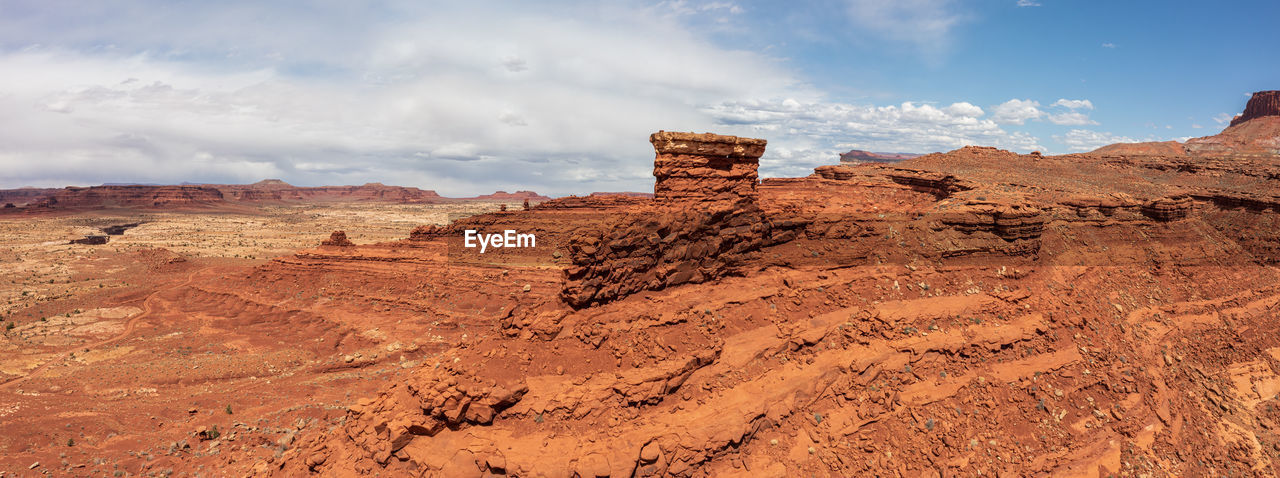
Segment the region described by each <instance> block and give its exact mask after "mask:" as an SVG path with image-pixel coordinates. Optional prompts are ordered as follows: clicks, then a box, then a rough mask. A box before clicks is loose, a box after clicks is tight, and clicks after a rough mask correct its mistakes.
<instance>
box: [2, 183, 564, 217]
mask: <svg viewBox="0 0 1280 478" xmlns="http://www.w3.org/2000/svg"><path fill="white" fill-rule="evenodd" d="M550 199H551V198H549V197H547V196H543V195H541V194H538V193H536V192H533V191H516V192H514V193H508V192H506V191H497V192H495V193H493V194H485V195H482V196H476V197H466V198H446V197H443V196H441V195H440V194H439V193H436V192H435V191H432V190H427V189H418V188H415V187H404V186H388V185H385V184H382V183H366V184H363V185H360V186H316V187H301V186H294V185H291V184H289V183H286V182H284V181H282V180H279V179H264V180H262V181H258V182H256V183H253V184H195V183H183V184H181V185H171V186H166V185H139V184H113V185H105V184H104V185H102V186H91V187H67V188H61V189H39V188H21V189H0V204H5V203H11V204H13V205H14V206H12V207H9V208H7V209H8V210H13V211H16V212H19V213H21V212H23V211H28V212H30V211H35V210H52V209H68V208H75V209H86V208H87V209H94V208H111V207H123V208H165V209H172V208H188V207H194V208H209V207H222V206H227V205H231V204H238V203H246V204H264V203H266V204H269V203H291V202H349V201H368V202H390V203H399V204H437V203H448V202H455V201H514V202H522V201H530V202H542V201H547V200H550Z"/></svg>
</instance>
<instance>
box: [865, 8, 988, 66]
mask: <svg viewBox="0 0 1280 478" xmlns="http://www.w3.org/2000/svg"><path fill="white" fill-rule="evenodd" d="M845 1H846V5H847V11H848V15H849V19H850V21H851V22H852V23H853V27H854V28H856V29H857V31H860V32H866V33H867V34H868V35H869V36H870V37H871V38H873V39H881V38H887V39H890V40H893V41H896V42H900V43H905V44H908V45H912V46H914V47H915V48H916V49H918V50H919V52H921V53H923V54H924V55H926V56H927V57H936V56H937V55H940V54H942V53H943V52H945V51H946V50H947V49H948V48H949V46H950V42H951V31H952V29H954V28H955V27H956V26H957V25H959V24H961V23H963V22H964V21H965V20H966V19H967V15H966V14H964V13H963V12H960V11H959V9H958V8H957V7H956V5H955V2H954V1H952V0H897V1H891V2H886V1H883V0H845Z"/></svg>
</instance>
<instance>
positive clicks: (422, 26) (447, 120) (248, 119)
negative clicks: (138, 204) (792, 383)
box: [0, 2, 819, 195]
mask: <svg viewBox="0 0 1280 478" xmlns="http://www.w3.org/2000/svg"><path fill="white" fill-rule="evenodd" d="M271 8H273V6H272V5H271V4H258V3H250V4H246V5H244V7H243V8H242V9H225V10H218V11H217V12H216V13H217V14H213V13H210V12H184V16H183V20H184V21H188V22H194V23H195V24H178V25H173V22H164V21H157V22H156V25H160V26H158V27H156V28H154V29H147V28H140V27H139V25H140V24H142V23H146V22H145V21H142V20H139V23H138V24H134V25H132V28H125V26H126V25H130V22H133V21H134V19H133V17H130V16H129V15H134V14H137V15H140V16H141V18H143V19H146V20H147V21H151V20H157V19H156V18H155V17H154V14H153V13H154V12H152V13H149V12H150V10H149V9H139V10H138V11H134V10H132V9H129V10H128V11H127V12H120V13H114V15H117V17H114V18H113V17H111V16H110V15H113V13H111V12H110V11H107V10H101V11H100V9H96V7H93V6H89V7H87V10H92V11H95V12H98V13H99V14H102V15H107V17H106V18H104V19H102V20H101V21H102V23H103V28H102V29H101V30H99V31H105V33H101V34H102V35H105V36H106V37H110V38H111V39H112V40H113V41H114V42H115V43H117V44H118V45H121V46H120V48H117V49H113V50H95V49H93V48H91V47H85V46H82V45H80V44H79V43H78V39H77V38H78V37H76V36H77V35H81V34H82V33H83V32H82V30H81V29H80V28H69V27H66V28H67V31H66V32H65V33H63V34H62V35H61V36H58V35H55V34H54V33H52V32H54V31H55V30H56V26H51V24H49V25H43V27H44V28H45V30H48V31H45V32H44V33H40V32H36V31H35V30H34V29H35V26H40V22H39V21H35V20H31V19H28V22H27V23H33V24H34V25H35V26H27V25H26V23H23V22H17V21H16V20H15V21H13V22H12V23H6V22H8V21H9V20H6V19H0V27H14V28H13V29H9V30H6V28H0V44H13V43H14V42H16V41H20V40H23V39H20V38H16V37H18V36H19V35H17V34H15V33H13V31H14V29H21V28H28V29H29V31H27V32H26V35H29V38H31V39H44V40H43V41H42V42H43V43H45V44H55V45H56V44H58V43H62V44H64V45H63V46H50V47H31V48H27V49H25V50H0V71H5V72H6V74H5V75H0V170H3V171H5V173H4V179H3V180H0V182H2V183H3V184H0V187H17V186H23V185H35V186H64V185H68V184H97V183H100V182H104V181H118V182H125V181H130V182H132V181H137V182H166V183H177V182H181V181H210V182H253V181H257V180H260V179H262V178H265V177H281V178H283V179H286V180H288V181H292V182H295V183H298V184H361V183H364V182H368V181H383V182H395V183H399V184H403V185H408V186H419V187H424V188H433V189H438V190H440V191H441V193H443V194H454V195H465V194H475V193H477V192H487V191H492V190H494V189H507V190H510V189H511V188H515V187H519V188H521V189H526V188H537V189H538V190H540V191H542V192H546V193H552V194H567V193H582V192H589V191H590V190H592V189H601V190H603V189H633V190H642V191H643V190H647V189H648V188H649V187H650V186H649V184H651V182H652V176H651V169H652V167H651V164H650V163H649V161H648V159H647V158H649V157H651V156H652V147H651V146H650V145H649V144H648V142H647V141H646V139H647V138H648V135H649V133H651V132H653V131H656V130H658V129H667V130H686V131H687V130H699V131H705V130H713V129H714V128H715V127H716V125H717V119H716V118H715V117H713V116H711V115H709V114H707V113H706V112H704V111H702V110H701V109H700V107H701V106H705V105H715V104H721V103H723V102H725V101H731V100H740V99H743V98H775V97H793V98H797V100H799V101H805V102H811V101H814V99H815V98H817V97H818V95H819V93H817V92H815V91H813V90H811V89H810V88H808V87H805V86H803V85H802V84H800V83H799V82H797V81H796V80H795V79H794V77H793V76H792V75H791V74H790V73H789V72H788V71H786V70H784V69H782V68H781V67H780V65H779V63H778V62H777V61H776V60H775V59H773V58H769V57H766V56H763V55H759V54H754V53H749V52H742V51H732V50H725V49H722V48H720V47H717V46H715V45H714V44H712V43H711V42H710V41H709V40H707V39H706V38H703V37H700V36H698V35H697V33H696V32H694V31H690V30H689V29H687V28H684V26H683V25H682V24H681V23H679V22H677V21H675V20H672V19H669V18H666V17H662V16H660V15H656V14H653V13H651V12H650V11H648V10H644V9H639V10H628V11H626V12H614V11H610V12H605V13H600V14H599V16H591V15H592V14H586V15H585V16H577V17H567V16H564V15H561V14H560V12H556V11H553V10H554V9H551V10H548V9H547V8H545V7H543V6H538V7H527V8H522V7H521V4H515V5H512V6H511V8H510V9H509V11H507V12H505V13H504V15H497V16H495V15H492V14H491V13H492V12H489V11H488V9H487V8H479V7H464V6H460V5H450V6H439V5H437V6H432V7H421V8H420V7H416V6H410V7H406V8H410V11H408V12H405V13H404V14H403V15H387V16H386V17H388V18H392V19H393V20H387V19H386V18H383V17H382V15H383V14H384V12H373V13H370V12H364V11H361V12H351V13H350V16H353V17H355V18H352V19H351V23H352V24H353V25H372V26H376V27H377V28H371V27H359V28H337V27H333V28H328V27H325V25H324V24H323V22H321V24H320V25H315V26H310V25H305V23H306V22H308V21H311V20H313V19H309V18H301V19H298V18H292V17H291V16H290V15H286V14H283V13H284V12H281V11H271V10H270V9H271ZM708 8H711V9H713V10H716V11H727V12H729V13H733V12H734V11H735V6H733V5H730V4H727V3H724V2H720V3H717V4H712V5H710V6H709V7H708ZM264 9H265V10H267V12H266V13H264V11H263V10H264ZM603 9H605V8H602V10H603ZM32 10H41V9H40V8H38V6H35V7H33V8H32ZM153 10H154V11H157V12H158V11H165V10H166V9H161V8H155V9H153ZM339 10H342V8H339ZM168 11H172V9H168ZM347 13H348V12H345V11H343V12H338V13H337V14H338V15H340V16H341V15H345V14H347ZM623 13H625V14H623ZM360 15H365V16H366V17H360ZM205 18H207V21H208V22H213V23H212V24H205V20H200V19H205ZM261 18H271V19H273V20H272V21H271V22H267V23H270V24H269V25H268V24H266V23H264V22H263V21H262V20H260V19H261ZM169 20H173V19H172V18H169ZM83 21H84V22H89V21H90V20H88V19H85V20H83ZM67 23H69V24H71V25H75V24H76V23H77V22H76V21H73V20H67ZM168 25H173V26H168ZM228 25H230V26H234V28H230V27H227V26H228ZM215 27H217V28H226V31H219V30H217V28H215ZM157 30H158V31H157ZM184 30H199V31H202V32H203V35H202V36H199V37H196V36H192V35H189V34H187V33H185V32H184ZM42 31H43V30H42ZM273 31H280V32H287V34H283V33H282V34H281V35H279V36H276V35H273V34H271V33H272V32H273ZM424 32H430V34H424ZM42 35H43V36H42ZM71 37H76V38H71ZM334 37H338V38H337V39H335V38H334ZM162 39H164V41H162ZM26 41H32V40H26ZM94 41H96V40H94ZM155 45H168V46H169V47H170V48H171V50H165V49H157V48H155ZM224 45H236V46H235V47H233V48H231V49H230V50H224V49H223V48H224ZM228 58H233V59H231V60H229V59H228ZM742 78H751V79H752V81H749V82H748V81H742V80H741V79H742ZM792 134H796V133H792V132H789V131H780V132H778V133H776V134H771V135H770V136H769V139H770V140H781V143H779V144H785V142H786V141H785V138H783V136H786V135H792ZM566 170H573V171H577V172H576V173H574V175H572V177H571V176H570V175H567V174H562V171H566ZM587 171H594V173H588V172H587ZM574 177H590V178H593V181H595V183H593V184H580V183H575V182H574V181H573V178H574ZM583 188H591V189H586V190H584V189H583Z"/></svg>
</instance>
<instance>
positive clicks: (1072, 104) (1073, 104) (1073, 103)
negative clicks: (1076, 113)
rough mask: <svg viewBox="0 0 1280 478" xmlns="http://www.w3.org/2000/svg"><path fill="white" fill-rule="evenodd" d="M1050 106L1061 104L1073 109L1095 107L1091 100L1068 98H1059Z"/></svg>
mask: <svg viewBox="0 0 1280 478" xmlns="http://www.w3.org/2000/svg"><path fill="white" fill-rule="evenodd" d="M1049 106H1061V107H1064V108H1068V109H1073V110H1078V109H1086V110H1091V109H1093V102H1092V101H1089V100H1068V99H1066V98H1058V101H1055V102H1053V104H1052V105H1049Z"/></svg>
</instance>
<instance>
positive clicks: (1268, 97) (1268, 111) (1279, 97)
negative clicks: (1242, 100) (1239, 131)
mask: <svg viewBox="0 0 1280 478" xmlns="http://www.w3.org/2000/svg"><path fill="white" fill-rule="evenodd" d="M1263 116H1280V90H1268V91H1258V92H1255V93H1254V94H1253V96H1251V97H1250V98H1249V102H1248V103H1246V104H1245V106H1244V113H1241V114H1239V115H1237V116H1236V117H1235V118H1232V119H1231V126H1235V125H1238V124H1240V123H1244V122H1245V121H1249V120H1251V119H1254V118H1261V117H1263Z"/></svg>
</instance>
